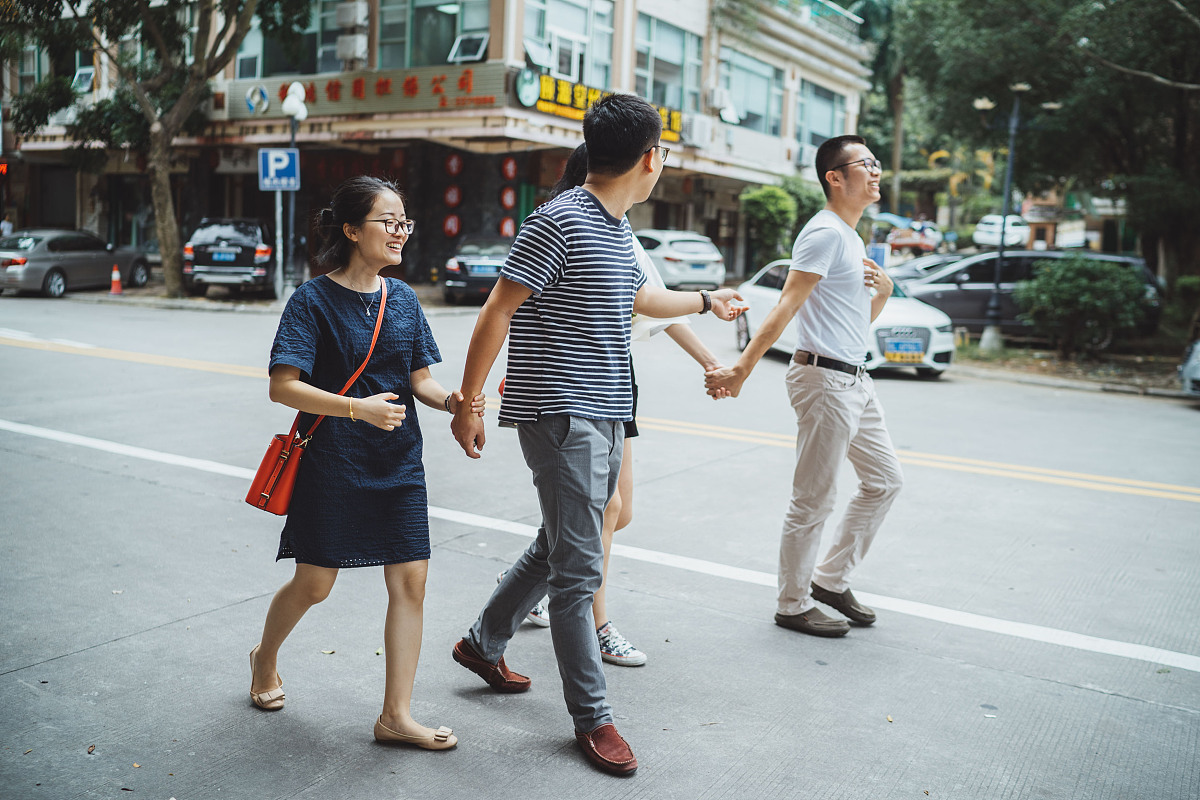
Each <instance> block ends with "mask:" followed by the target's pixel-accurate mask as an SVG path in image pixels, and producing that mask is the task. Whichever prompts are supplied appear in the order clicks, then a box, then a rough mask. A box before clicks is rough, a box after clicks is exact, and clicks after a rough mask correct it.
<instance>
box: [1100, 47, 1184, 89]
mask: <svg viewBox="0 0 1200 800" xmlns="http://www.w3.org/2000/svg"><path fill="white" fill-rule="evenodd" d="M1076 47H1077V48H1078V49H1079V50H1081V51H1082V52H1083V54H1084V55H1085V56H1087V57H1088V58H1090V59H1092V60H1093V61H1097V62H1099V63H1101V64H1103V65H1104V66H1106V67H1108V68H1109V69H1114V70H1116V71H1117V72H1124V73H1125V74H1127V75H1136V76H1137V77H1139V78H1146V79H1147V80H1150V81H1153V82H1154V83H1157V84H1159V85H1161V86H1170V87H1171V88H1172V89H1183V90H1184V91H1188V92H1200V83H1184V82H1183V81H1173V80H1171V79H1170V78H1164V77H1163V76H1161V75H1156V74H1155V73H1153V72H1146V71H1145V70H1141V69H1133V68H1132V67H1123V66H1121V65H1120V64H1114V63H1113V62H1112V61H1109V60H1108V59H1107V58H1104V57H1103V56H1100V55H1097V54H1096V53H1094V52H1092V50H1091V48H1089V47H1088V46H1087V45H1081V44H1077V45H1076Z"/></svg>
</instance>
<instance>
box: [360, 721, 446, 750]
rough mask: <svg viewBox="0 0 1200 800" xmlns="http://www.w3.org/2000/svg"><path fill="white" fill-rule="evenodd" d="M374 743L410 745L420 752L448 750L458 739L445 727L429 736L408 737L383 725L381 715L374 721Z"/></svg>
mask: <svg viewBox="0 0 1200 800" xmlns="http://www.w3.org/2000/svg"><path fill="white" fill-rule="evenodd" d="M375 741H377V742H386V743H388V744H391V743H395V744H411V745H416V746H417V747H420V748H421V749H422V750H449V749H450V748H451V747H454V745H456V744H458V737H457V736H455V735H454V731H452V730H450V729H449V728H447V727H446V726H445V725H443V726H442V727H440V728H438V729H437V730H436V731H434V732H433V735H431V736H409V735H408V734H406V733H400V732H399V731H394V730H392V729H391V728H389V727H388V726H387V725H384V724H383V715H382V714H380V715H379V719H377V720H375Z"/></svg>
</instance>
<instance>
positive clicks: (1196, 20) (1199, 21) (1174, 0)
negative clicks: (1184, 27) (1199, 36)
mask: <svg viewBox="0 0 1200 800" xmlns="http://www.w3.org/2000/svg"><path fill="white" fill-rule="evenodd" d="M1167 2H1168V3H1170V4H1171V5H1173V6H1175V8H1176V9H1177V10H1178V11H1179V13H1180V14H1183V16H1185V17H1187V20H1188V22H1190V23H1192V24H1193V25H1195V26H1196V27H1197V28H1200V17H1197V16H1196V15H1195V14H1193V13H1192V12H1191V11H1189V10H1188V9H1187V7H1186V6H1184V4H1183V3H1181V2H1179V0H1167Z"/></svg>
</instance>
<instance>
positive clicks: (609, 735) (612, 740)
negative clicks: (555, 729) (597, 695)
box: [575, 722, 638, 777]
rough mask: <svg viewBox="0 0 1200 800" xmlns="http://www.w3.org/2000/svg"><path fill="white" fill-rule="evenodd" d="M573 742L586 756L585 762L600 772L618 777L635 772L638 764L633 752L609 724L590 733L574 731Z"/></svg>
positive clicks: (614, 727)
mask: <svg viewBox="0 0 1200 800" xmlns="http://www.w3.org/2000/svg"><path fill="white" fill-rule="evenodd" d="M575 740H576V741H577V742H579V749H580V750H582V751H583V754H584V755H585V756H587V760H588V761H590V762H592V764H593V765H595V766H596V767H597V768H598V769H600V770H601V771H603V772H607V773H608V774H609V775H617V776H618V777H626V776H629V775H632V774H633V773H635V772H637V768H638V763H637V759H636V758H634V756H633V750H632V749H631V748H630V747H629V744H628V742H626V741H625V740H624V739H622V738H621V734H619V733H617V728H616V726H615V725H613V724H612V723H611V722H609V723H606V724H604V725H601V726H600V727H599V728H596V730H594V731H592V732H591V733H580V732H579V731H575Z"/></svg>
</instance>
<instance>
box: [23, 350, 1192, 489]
mask: <svg viewBox="0 0 1200 800" xmlns="http://www.w3.org/2000/svg"><path fill="white" fill-rule="evenodd" d="M0 345H8V346H10V347H25V348H30V349H34V350H44V351H50V352H56V353H67V354H70V355H82V356H92V357H94V358H110V359H113V360H116V361H130V362H134V363H139V364H152V365H155V366H164V367H177V368H179V369H190V370H200V371H203V372H217V373H221V374H224V375H238V376H241V377H246V378H259V379H265V378H267V377H268V376H267V373H266V370H264V369H262V368H260V367H247V366H242V365H238V364H223V363H220V362H216V361H199V360H196V359H190V358H176V357H174V356H159V355H150V354H147V353H135V352H131V351H127V350H112V349H109V348H105V347H94V346H92V345H89V344H84V343H81V342H69V341H65V340H49V339H39V338H37V337H35V336H33V335H32V334H29V333H27V332H25V331H17V330H12V329H9V328H0ZM488 408H495V405H494V404H493V403H491V402H489V403H488ZM638 426H639V427H642V428H646V429H647V430H656V431H664V432H667V433H679V434H683V435H688V436H704V437H708V438H710V439H725V440H727V441H734V442H745V443H747V444H761V445H767V446H768V447H786V448H789V449H790V448H792V447H794V446H795V443H794V437H793V436H791V435H789V434H785V433H771V432H768V431H752V430H746V429H744V428H727V427H722V426H720V425H707V424H704V423H700V422H681V421H678V420H669V419H656V418H654V417H638ZM897 456H898V457H899V459H900V462H901V463H904V464H912V465H914V466H921V467H931V468H934V469H945V470H951V471H954V472H972V473H976V474H979V475H994V476H997V477H1001V478H1012V479H1014V480H1022V481H1035V482H1038V483H1050V484H1055V485H1058V486H1070V487H1073V488H1076V489H1088V490H1091V491H1097V492H1111V493H1114V494H1132V495H1139V496H1141V497H1154V498H1159V499H1163V500H1181V501H1183V502H1185V503H1200V487H1194V486H1178V485H1175V484H1169V483H1154V482H1152V481H1139V480H1134V479H1132V478H1112V477H1108V476H1106V475H1090V474H1087V473H1083V472H1069V471H1066V470H1056V469H1047V468H1044V467H1028V466H1024V465H1021V464H1004V463H1000V462H995V461H981V460H979V459H973V458H963V457H960V456H944V455H938V454H935V453H917V452H913V451H911V450H904V451H900V452H899V453H897Z"/></svg>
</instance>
